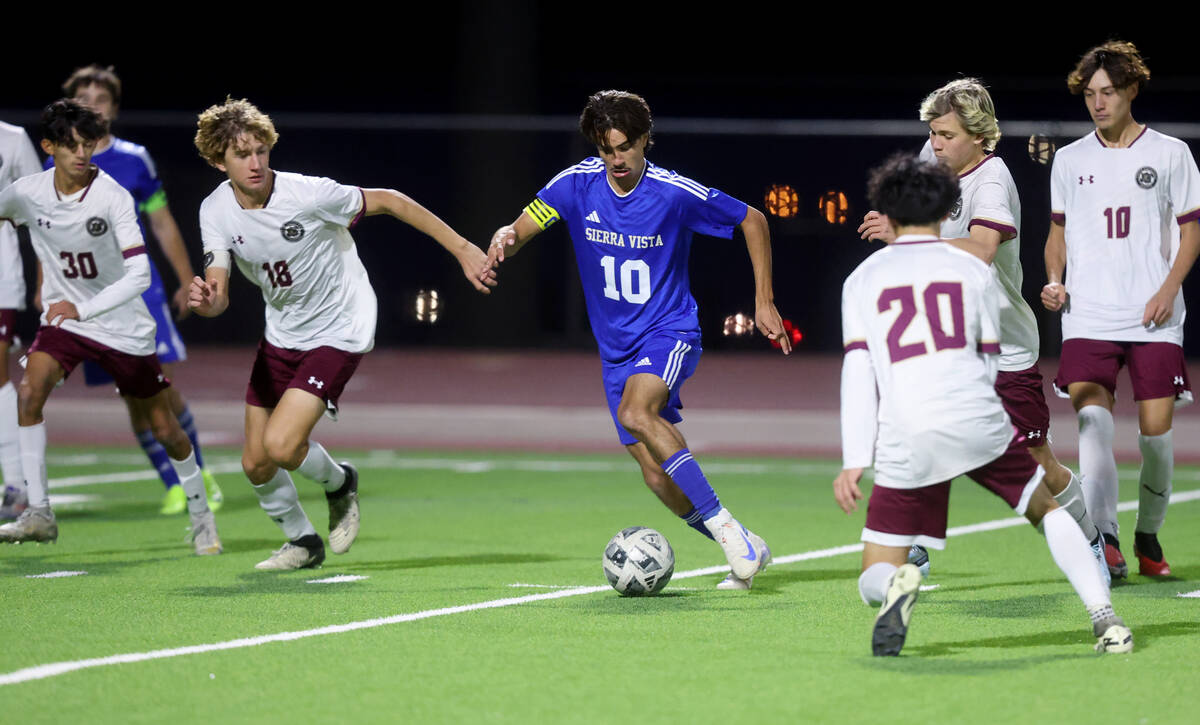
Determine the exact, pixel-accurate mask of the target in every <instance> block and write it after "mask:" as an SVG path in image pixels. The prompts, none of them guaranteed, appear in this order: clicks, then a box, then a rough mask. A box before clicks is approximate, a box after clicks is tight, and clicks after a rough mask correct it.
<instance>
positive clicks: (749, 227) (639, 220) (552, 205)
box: [488, 91, 791, 589]
mask: <svg viewBox="0 0 1200 725" xmlns="http://www.w3.org/2000/svg"><path fill="white" fill-rule="evenodd" d="M652 129H653V120H652V119H651V116H650V107H649V106H648V105H647V104H646V102H645V100H643V99H642V98H641V97H640V96H637V95H634V94H632V93H626V92H624V91H601V92H600V93H596V94H594V95H593V96H591V97H590V98H588V102H587V105H586V106H585V107H584V109H583V113H582V114H581V115H580V117H579V130H580V132H582V134H583V136H584V138H585V139H587V141H588V142H589V143H594V144H595V145H596V149H597V152H598V154H599V156H598V157H592V158H588V159H585V160H584V161H582V162H580V163H578V164H576V165H575V166H572V167H570V168H568V169H565V170H564V171H562V172H561V173H560V174H558V175H557V176H555V177H554V178H553V179H551V180H550V181H549V182H548V183H547V184H546V186H545V187H543V188H542V190H541V191H539V192H538V193H537V196H536V197H535V198H534V200H533V202H531V203H530V204H529V206H527V207H525V210H524V212H522V213H521V214H520V215H519V216H518V217H517V219H516V221H514V222H513V223H512V224H511V225H508V226H503V227H500V228H499V229H498V230H496V233H495V234H494V235H493V237H492V242H491V245H490V247H489V249H488V259H489V262H491V263H492V264H493V265H494V264H498V263H499V262H503V261H504V260H505V258H506V257H507V256H511V255H513V254H516V253H517V251H518V250H520V248H521V247H522V246H523V245H524V244H525V243H526V242H528V241H529V240H530V239H533V237H535V236H537V235H538V234H539V233H541V232H542V231H544V230H545V229H547V228H548V227H550V226H551V225H552V224H554V223H555V222H557V221H559V220H564V221H566V224H567V230H568V232H569V233H570V235H571V240H572V242H573V243H574V245H575V258H576V260H577V261H578V263H579V277H580V280H581V281H582V283H583V291H584V299H585V300H586V303H587V311H588V319H589V320H590V321H591V325H592V333H593V334H594V335H595V337H596V343H597V344H598V345H599V348H600V357H601V360H602V361H603V375H604V388H605V392H606V393H607V396H608V407H609V411H610V412H611V414H612V418H613V423H614V424H615V425H616V427H617V436H618V438H619V439H620V441H621V443H623V444H624V445H625V448H626V449H627V450H628V451H629V453H630V455H632V456H633V458H634V460H636V461H637V462H638V464H639V465H640V466H641V469H642V475H643V477H644V478H645V481H646V485H647V486H649V487H650V490H652V491H653V492H654V493H655V495H657V496H658V498H659V499H660V500H661V501H662V502H663V503H664V504H666V506H667V508H669V509H671V511H673V512H674V513H675V514H676V515H678V516H680V517H681V518H683V519H684V521H686V522H687V524H688V525H689V526H691V527H692V528H694V529H696V530H697V531H699V532H700V533H701V534H704V535H705V536H708V537H709V538H713V539H715V540H716V541H717V542H718V543H719V544H720V545H721V548H722V550H723V551H724V553H725V557H726V559H728V561H729V564H730V570H731V571H730V575H729V576H728V577H727V578H726V579H725V580H724V581H723V582H721V583H720V584H719V585H718V588H721V589H749V588H750V586H751V583H752V581H753V579H754V575H755V574H757V573H758V572H759V571H761V570H762V568H763V567H764V566H766V565H767V563H769V562H770V556H771V552H770V549H768V548H767V545H766V542H764V541H763V540H762V538H761V537H759V536H757V535H755V534H752V533H750V532H749V531H748V530H746V529H745V528H744V527H743V526H742V525H741V524H740V523H738V521H737V520H736V519H734V518H733V516H732V515H731V514H730V513H729V511H728V510H727V509H725V508H724V507H722V506H721V502H720V500H719V499H718V498H717V494H716V492H715V491H713V489H712V486H710V485H709V483H708V480H707V479H706V478H705V476H704V472H703V471H701V469H700V464H699V463H697V462H696V460H695V459H694V458H693V457H692V454H691V452H690V451H689V450H688V447H687V441H685V440H684V438H683V435H682V434H681V433H680V432H679V429H678V428H676V427H675V425H674V424H675V423H678V422H679V421H680V420H682V417H681V416H680V415H679V409H680V408H681V407H683V404H682V402H681V401H680V397H679V392H680V389H681V388H682V386H683V382H684V381H685V380H687V379H688V378H689V377H691V375H692V373H693V372H695V370H696V365H697V363H698V362H699V360H700V353H701V347H700V322H699V318H698V316H697V311H696V300H695V299H694V298H693V297H692V294H691V291H690V289H689V288H688V255H689V253H690V252H691V242H692V234H693V233H697V232H698V233H700V234H709V235H712V236H716V237H722V238H725V239H730V238H732V237H733V230H734V228H735V227H737V228H740V229H741V230H742V233H743V234H744V235H745V237H746V248H747V249H748V250H749V252H750V260H751V262H752V264H753V266H754V282H755V303H756V305H755V306H756V310H757V312H756V314H755V316H754V317H755V320H756V321H757V323H758V328H759V330H760V331H761V332H762V333H763V334H764V335H766V336H768V337H769V338H770V339H772V340H778V341H779V343H780V345H781V346H782V349H783V352H784V354H787V353H789V352H790V351H791V343H790V340H789V338H788V336H787V335H786V334H785V333H784V329H783V324H782V321H781V320H780V317H779V312H778V311H776V309H775V302H774V299H775V293H774V290H773V288H772V282H771V237H770V231H769V230H768V228H767V222H766V218H765V217H764V216H763V215H762V213H761V212H759V211H758V210H757V209H753V208H751V207H748V206H747V205H746V204H745V203H744V202H741V201H738V200H737V199H734V198H733V197H731V196H728V195H726V194H723V193H721V192H720V191H717V190H716V189H710V188H707V187H705V186H702V185H701V184H698V183H697V182H695V181H692V180H691V179H688V178H686V177H683V176H680V175H679V174H676V173H675V172H673V171H668V170H667V169H662V168H659V167H657V166H655V165H654V164H652V163H650V162H649V161H647V160H646V151H647V150H648V149H649V148H650V147H651V146H652V145H653V140H652V138H651V132H652Z"/></svg>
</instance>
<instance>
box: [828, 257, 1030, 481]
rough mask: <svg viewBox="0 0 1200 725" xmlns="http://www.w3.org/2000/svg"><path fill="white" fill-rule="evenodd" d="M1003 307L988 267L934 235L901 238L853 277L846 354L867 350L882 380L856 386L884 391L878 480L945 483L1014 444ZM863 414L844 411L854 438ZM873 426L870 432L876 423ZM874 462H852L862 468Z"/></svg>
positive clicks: (845, 316)
mask: <svg viewBox="0 0 1200 725" xmlns="http://www.w3.org/2000/svg"><path fill="white" fill-rule="evenodd" d="M999 305H1000V292H999V289H998V286H997V284H996V281H995V277H994V275H993V274H992V272H991V270H990V269H989V268H988V266H987V265H985V264H984V263H983V262H982V261H980V260H979V259H978V258H976V257H974V256H972V255H970V254H968V253H967V252H964V251H962V250H960V249H957V248H955V247H952V246H951V245H949V244H945V243H943V242H939V241H938V240H936V239H934V238H932V237H917V236H904V237H900V238H899V239H898V240H896V242H894V243H893V244H891V245H889V246H887V247H885V248H884V249H881V250H880V251H878V252H876V253H875V254H872V255H871V256H870V257H868V258H867V259H866V260H865V261H864V262H863V263H862V264H860V265H859V266H858V268H857V269H855V270H854V272H853V273H852V274H851V275H850V276H849V277H848V278H847V279H846V283H845V285H844V286H843V288H842V336H843V342H844V345H845V350H846V353H847V355H852V354H862V353H861V352H858V353H856V352H855V351H856V350H864V349H865V350H866V351H867V352H868V353H869V354H870V360H871V367H872V368H873V369H874V378H875V379H874V380H873V381H872V380H862V381H858V382H856V383H854V384H856V385H862V386H872V385H874V386H875V387H876V388H877V390H878V395H879V406H878V414H877V424H878V433H877V435H876V439H875V445H874V466H875V480H876V482H877V483H880V484H883V485H885V486H889V487H892V488H920V487H922V486H929V485H932V484H936V483H940V482H942V481H946V480H949V479H951V478H954V477H955V476H958V475H960V474H963V473H966V472H968V471H971V470H974V469H975V468H978V467H980V466H982V465H984V464H986V463H988V462H990V461H992V460H994V459H996V458H997V457H999V456H1000V455H1001V454H1002V453H1003V452H1004V451H1005V449H1006V448H1007V447H1008V445H1009V442H1010V441H1011V440H1012V436H1013V427H1012V423H1011V422H1010V421H1009V418H1008V415H1007V414H1006V413H1005V412H1004V407H1003V406H1002V405H1001V404H1000V399H999V398H998V397H997V396H996V391H995V389H994V388H993V386H994V384H995V379H996V365H995V362H996V360H995V355H997V354H998V353H999V351H1000V348H999V332H1000V330H999ZM843 385H845V383H843ZM844 404H845V403H844ZM856 412H858V413H860V414H861V412H862V411H855V410H849V409H843V411H842V417H843V437H844V438H845V437H846V435H847V431H846V426H845V422H846V421H847V420H853V419H856V418H861V415H859V416H856V415H855V414H856ZM865 423H866V424H867V425H866V426H863V427H869V423H870V420H869V418H868V420H867V421H865ZM858 434H860V432H859V431H853V430H852V431H850V432H849V435H851V436H853V435H858ZM844 446H845V443H844ZM867 463H868V462H867V461H857V462H855V461H847V465H848V466H853V467H858V466H860V465H863V464H867Z"/></svg>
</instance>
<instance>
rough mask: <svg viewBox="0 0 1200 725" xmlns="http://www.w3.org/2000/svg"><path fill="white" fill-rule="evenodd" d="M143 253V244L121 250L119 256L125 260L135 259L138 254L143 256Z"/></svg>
mask: <svg viewBox="0 0 1200 725" xmlns="http://www.w3.org/2000/svg"><path fill="white" fill-rule="evenodd" d="M145 253H146V245H145V244H142V245H140V246H137V247H130V248H129V249H122V250H121V256H122V257H123V258H125V259H129V258H130V257H136V256H138V255H139V254H145Z"/></svg>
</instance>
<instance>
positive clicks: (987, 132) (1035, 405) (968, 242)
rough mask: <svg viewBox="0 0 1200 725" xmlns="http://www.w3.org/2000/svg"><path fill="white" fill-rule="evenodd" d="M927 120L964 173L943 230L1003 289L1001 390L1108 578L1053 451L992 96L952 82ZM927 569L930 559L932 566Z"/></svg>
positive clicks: (1076, 489) (873, 220)
mask: <svg viewBox="0 0 1200 725" xmlns="http://www.w3.org/2000/svg"><path fill="white" fill-rule="evenodd" d="M920 113H921V120H922V121H925V122H926V123H928V124H929V141H928V142H927V143H926V144H925V147H924V148H923V149H922V150H921V158H922V159H924V160H930V161H932V160H933V159H935V158H936V159H937V160H938V161H940V162H942V163H943V164H945V165H946V166H948V167H949V168H950V170H951V171H953V172H954V173H955V175H957V176H958V183H959V188H960V196H959V198H958V201H956V202H955V204H954V207H953V208H951V210H950V215H949V216H948V217H946V218H945V219H943V220H942V222H941V225H940V227H939V235H940V236H941V238H942V239H943V240H945V241H946V242H947V243H948V244H951V245H953V246H955V247H958V248H959V249H962V250H963V251H966V252H970V253H971V254H973V255H975V256H976V257H979V258H980V259H981V260H983V261H984V263H986V264H990V265H991V266H992V269H993V270H994V271H995V273H996V279H997V282H998V283H999V285H998V286H999V289H1000V293H1001V295H1000V362H999V368H1000V370H999V372H998V373H997V375H996V394H997V395H999V396H1000V402H1002V403H1003V404H1004V410H1005V412H1006V413H1008V416H1009V418H1011V419H1012V421H1013V425H1015V426H1016V427H1017V430H1018V431H1019V432H1020V433H1021V436H1022V443H1021V445H1023V446H1024V447H1025V448H1026V449H1027V450H1028V451H1029V454H1030V455H1031V456H1033V458H1034V460H1036V461H1037V462H1038V463H1039V464H1041V466H1042V468H1043V469H1045V471H1046V476H1045V481H1046V487H1047V488H1049V489H1050V492H1051V493H1052V494H1054V498H1055V500H1056V501H1058V503H1059V505H1060V506H1062V507H1063V508H1065V509H1067V511H1069V512H1070V513H1071V516H1072V517H1073V518H1074V519H1075V521H1076V522H1077V523H1078V524H1079V528H1081V529H1083V533H1084V536H1086V537H1087V538H1088V541H1089V542H1091V547H1092V552H1093V554H1094V556H1095V557H1096V560H1097V562H1099V564H1100V566H1101V567H1102V571H1103V572H1104V574H1105V576H1107V573H1108V569H1107V567H1105V566H1104V544H1103V542H1102V540H1101V538H1100V532H1099V531H1098V530H1097V529H1096V525H1095V524H1094V523H1092V519H1091V517H1090V516H1089V515H1088V512H1087V508H1086V507H1085V506H1084V498H1083V490H1082V488H1081V487H1080V483H1079V479H1078V478H1076V477H1075V475H1074V474H1073V473H1072V472H1071V471H1070V469H1068V468H1067V467H1066V466H1063V465H1062V464H1060V463H1059V462H1058V459H1056V458H1055V457H1054V452H1053V451H1051V450H1050V409H1049V407H1048V406H1047V405H1046V396H1045V393H1044V392H1043V384H1042V374H1041V372H1040V371H1039V370H1038V367H1037V360H1038V353H1039V351H1040V348H1041V343H1040V340H1039V337H1038V328H1037V319H1036V318H1035V317H1034V315H1033V310H1032V309H1030V307H1029V304H1028V303H1027V302H1026V301H1025V298H1024V297H1023V296H1022V295H1021V283H1022V280H1023V279H1024V273H1023V271H1022V269H1021V246H1020V245H1021V240H1020V236H1019V235H1020V228H1021V200H1020V198H1019V197H1018V195H1017V187H1016V184H1014V183H1013V178H1012V174H1010V173H1009V171H1008V167H1007V166H1006V165H1005V163H1004V160H1003V159H1002V158H1000V157H999V156H997V155H996V154H995V151H996V144H997V143H999V141H1000V125H999V123H998V122H997V121H996V108H995V104H994V103H993V102H992V96H991V94H990V93H988V91H987V89H986V88H985V87H984V86H983V84H982V83H980V82H979V80H977V79H975V78H962V79H959V80H955V81H951V82H950V83H947V84H946V85H944V86H942V87H941V88H939V89H937V90H936V91H934V92H933V93H930V94H929V95H928V96H926V98H925V100H924V101H923V102H922V103H921V112H920ZM859 232H860V233H861V234H862V238H863V239H881V240H883V241H886V242H889V243H890V242H893V241H895V236H894V235H893V234H892V232H891V230H890V229H889V225H888V220H887V218H886V217H884V216H883V215H882V214H880V213H879V212H877V211H871V212H868V213H867V215H866V217H865V218H864V220H863V223H862V226H860V227H859ZM921 560H924V561H925V562H928V553H927V552H926V551H925V549H924V547H922V546H920V545H917V546H914V547H913V552H912V555H911V556H910V561H914V562H919V561H921ZM924 570H925V571H928V564H927V563H926V564H925V568H924Z"/></svg>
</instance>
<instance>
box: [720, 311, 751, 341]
mask: <svg viewBox="0 0 1200 725" xmlns="http://www.w3.org/2000/svg"><path fill="white" fill-rule="evenodd" d="M723 332H724V333H725V335H726V336H733V337H741V336H743V335H749V334H750V333H752V332H754V318H753V317H750V316H748V315H743V314H742V313H741V312H738V313H736V314H732V315H729V316H728V317H726V318H725V328H724V330H723Z"/></svg>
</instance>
